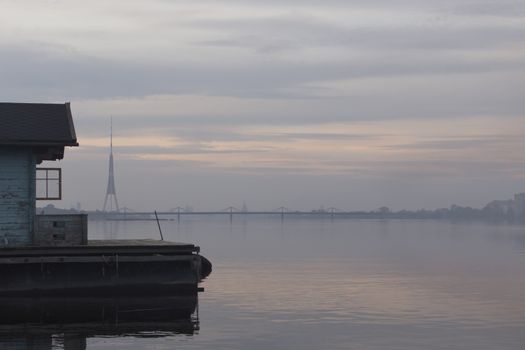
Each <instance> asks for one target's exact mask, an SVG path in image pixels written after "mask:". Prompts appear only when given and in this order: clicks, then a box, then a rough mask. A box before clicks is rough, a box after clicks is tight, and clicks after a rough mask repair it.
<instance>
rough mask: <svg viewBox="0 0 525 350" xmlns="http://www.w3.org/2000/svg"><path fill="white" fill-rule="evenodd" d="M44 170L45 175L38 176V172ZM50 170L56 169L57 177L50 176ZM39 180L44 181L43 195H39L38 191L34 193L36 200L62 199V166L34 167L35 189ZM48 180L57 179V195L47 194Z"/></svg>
mask: <svg viewBox="0 0 525 350" xmlns="http://www.w3.org/2000/svg"><path fill="white" fill-rule="evenodd" d="M42 171H45V177H39V176H38V173H39V172H42ZM50 171H57V172H58V175H57V176H58V177H50V176H49V172H50ZM39 181H44V182H45V197H39V196H38V193H37V194H36V195H35V196H36V200H41V201H59V200H62V168H36V175H35V190H36V188H37V185H38V183H39ZM50 181H58V196H49V182H50Z"/></svg>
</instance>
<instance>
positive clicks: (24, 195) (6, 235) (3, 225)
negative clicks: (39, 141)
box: [0, 147, 36, 247]
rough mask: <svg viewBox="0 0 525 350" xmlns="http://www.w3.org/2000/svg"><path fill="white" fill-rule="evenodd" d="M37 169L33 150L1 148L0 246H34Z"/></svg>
mask: <svg viewBox="0 0 525 350" xmlns="http://www.w3.org/2000/svg"><path fill="white" fill-rule="evenodd" d="M35 169H36V162H35V156H34V155H33V152H32V149H31V148H30V147H0V247H2V246H23V245H30V244H31V238H32V233H33V222H34V217H35V196H36V189H35V186H36V182H35V174H36V170H35Z"/></svg>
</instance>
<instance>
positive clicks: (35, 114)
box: [0, 103, 78, 247]
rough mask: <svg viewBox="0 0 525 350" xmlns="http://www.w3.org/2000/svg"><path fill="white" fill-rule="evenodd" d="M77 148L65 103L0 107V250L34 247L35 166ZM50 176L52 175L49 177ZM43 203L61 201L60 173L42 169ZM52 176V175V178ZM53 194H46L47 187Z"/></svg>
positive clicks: (35, 230)
mask: <svg viewBox="0 0 525 350" xmlns="http://www.w3.org/2000/svg"><path fill="white" fill-rule="evenodd" d="M66 146H78V143H77V138H76V134H75V127H74V125H73V119H72V117H71V109H70V105H69V103H65V104H33V103H0V246H4V247H6V246H7V247H13V246H27V245H33V244H34V243H35V241H39V239H36V237H35V232H37V231H38V230H37V229H35V222H36V217H35V213H36V208H35V203H36V198H37V192H36V184H37V177H36V174H37V165H38V164H41V163H42V162H43V161H55V160H59V159H62V158H63V157H64V148H65V147H66ZM50 172H51V174H52V175H53V176H52V177H49V175H50ZM41 173H42V174H43V176H44V177H43V178H41V179H39V182H40V183H41V185H42V186H43V187H44V188H46V189H47V191H44V192H47V193H42V196H41V198H42V199H60V197H61V171H59V170H58V169H52V170H50V169H42V171H41ZM55 174H56V175H55ZM50 186H51V187H53V189H54V190H55V192H56V193H54V194H51V193H49V189H50V188H49V187H50Z"/></svg>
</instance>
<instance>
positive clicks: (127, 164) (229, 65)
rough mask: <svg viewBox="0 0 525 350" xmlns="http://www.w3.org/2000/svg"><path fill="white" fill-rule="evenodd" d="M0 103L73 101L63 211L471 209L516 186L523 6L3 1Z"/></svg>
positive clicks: (520, 183)
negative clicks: (112, 176)
mask: <svg viewBox="0 0 525 350" xmlns="http://www.w3.org/2000/svg"><path fill="white" fill-rule="evenodd" d="M0 6H1V7H0V9H1V11H0V78H1V83H0V96H1V99H2V100H3V101H6V102H11V101H17V102H62V103H63V102H65V101H71V104H72V110H73V114H74V120H75V124H76V129H77V136H78V139H79V142H80V144H81V146H80V147H79V148H78V149H71V150H68V151H67V153H66V159H64V160H63V161H62V162H61V166H62V167H63V168H64V176H65V188H64V190H65V199H64V201H62V202H61V203H55V204H56V205H59V206H64V207H69V206H72V205H76V203H77V202H80V203H81V204H82V206H83V207H84V208H87V209H96V208H100V207H101V206H102V204H103V200H104V194H105V186H106V181H107V152H108V143H109V142H108V134H109V118H110V116H113V120H114V127H115V139H114V144H115V160H116V164H115V168H116V169H115V172H116V182H117V192H118V195H119V199H120V202H121V206H127V207H130V208H132V209H137V210H150V209H170V208H174V207H177V206H179V205H192V206H194V207H195V208H196V209H222V208H225V207H228V206H230V205H233V206H237V207H239V206H241V205H242V202H243V201H245V202H246V203H247V205H248V207H249V208H250V209H273V208H277V207H280V206H281V205H284V206H287V207H290V208H293V209H312V208H318V207H319V206H321V205H324V206H326V207H329V206H335V207H337V208H341V209H348V210H356V209H366V210H369V209H375V208H377V207H379V206H382V205H387V206H389V207H391V208H392V209H403V208H407V209H415V208H421V207H425V208H436V207H446V206H449V205H451V204H453V203H455V204H459V205H471V206H477V207H479V206H482V205H484V204H485V203H486V202H487V201H489V200H491V199H495V198H509V197H510V196H511V195H512V194H513V193H515V192H520V191H525V152H524V151H523V150H524V149H525V2H524V1H523V0H493V1H489V0H323V1H319V0H317V1H313V0H279V1H275V0H268V1H253V0H243V1H240V0H237V1H236V0H214V1H207V0H201V1H198V2H196V1H187V0H180V1H177V0H126V1H102V0H92V1H80V0H68V1H61V0H55V1H45V0H38V1H37V0H23V1H20V0H7V1H6V0H0Z"/></svg>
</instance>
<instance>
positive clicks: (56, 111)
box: [0, 102, 78, 147]
mask: <svg viewBox="0 0 525 350" xmlns="http://www.w3.org/2000/svg"><path fill="white" fill-rule="evenodd" d="M6 145H9V146H51V147H52V146H58V147H63V146H78V142H77V136H76V134H75V127H74V125H73V118H72V116H71V108H70V106H69V103H63V104H58V103H5V102H0V146H6Z"/></svg>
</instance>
